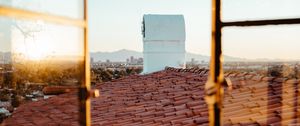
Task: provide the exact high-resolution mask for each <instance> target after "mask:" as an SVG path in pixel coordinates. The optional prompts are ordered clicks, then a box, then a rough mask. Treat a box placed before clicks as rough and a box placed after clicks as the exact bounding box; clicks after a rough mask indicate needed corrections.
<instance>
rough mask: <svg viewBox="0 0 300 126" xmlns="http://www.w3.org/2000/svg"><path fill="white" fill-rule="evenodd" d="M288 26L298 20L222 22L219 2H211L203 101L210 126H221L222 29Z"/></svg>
mask: <svg viewBox="0 0 300 126" xmlns="http://www.w3.org/2000/svg"><path fill="white" fill-rule="evenodd" d="M289 24H300V18H291V19H273V20H252V21H234V22H222V21H221V0H212V31H211V32H212V36H211V37H212V38H211V39H212V40H211V59H210V74H209V78H208V81H207V83H206V84H205V94H206V96H205V100H206V102H207V104H208V111H209V125H210V126H220V125H222V101H223V94H224V90H223V87H222V85H223V84H224V83H225V80H224V75H223V68H222V63H223V56H222V41H221V40H222V28H223V27H231V26H237V27H247V26H264V25H289Z"/></svg>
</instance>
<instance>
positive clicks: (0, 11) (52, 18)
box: [0, 0, 99, 126]
mask: <svg viewBox="0 0 300 126" xmlns="http://www.w3.org/2000/svg"><path fill="white" fill-rule="evenodd" d="M87 4H88V0H83V6H84V8H83V11H84V16H83V19H74V18H69V17H64V16H57V15H52V14H46V13H39V12H34V11H29V10H24V9H18V8H15V7H6V6H1V5H0V16H3V17H9V18H16V19H25V20H43V21H45V22H50V23H55V24H61V25H71V26H75V27H79V28H83V31H84V47H82V48H83V49H84V78H83V82H82V83H81V84H80V86H79V93H78V97H79V102H80V103H79V123H80V125H82V126H84V125H85V126H90V125H91V107H90V106H91V102H90V97H91V96H95V95H96V96H97V95H99V92H97V91H95V92H92V91H91V86H90V59H89V48H88V13H87V9H88V5H87Z"/></svg>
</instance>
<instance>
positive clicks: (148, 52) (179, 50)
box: [142, 15, 185, 73]
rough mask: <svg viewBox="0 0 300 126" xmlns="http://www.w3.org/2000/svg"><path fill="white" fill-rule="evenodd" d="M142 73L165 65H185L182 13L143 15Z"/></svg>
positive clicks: (160, 68) (157, 69)
mask: <svg viewBox="0 0 300 126" xmlns="http://www.w3.org/2000/svg"><path fill="white" fill-rule="evenodd" d="M142 34H143V46H144V50H143V53H144V61H143V62H144V65H143V66H144V68H143V73H151V72H155V71H159V70H163V69H164V68H165V67H166V66H170V67H177V68H178V67H180V68H184V67H185V22H184V17H183V15H144V17H143V26H142Z"/></svg>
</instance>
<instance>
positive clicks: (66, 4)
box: [0, 0, 83, 19]
mask: <svg viewBox="0 0 300 126" xmlns="http://www.w3.org/2000/svg"><path fill="white" fill-rule="evenodd" d="M1 5H4V6H9V7H15V8H20V9H25V10H31V11H35V12H43V13H49V14H54V15H60V16H66V17H71V18H77V19H83V0H1V1H0V6H1Z"/></svg>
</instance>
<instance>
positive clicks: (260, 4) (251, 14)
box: [222, 0, 300, 21]
mask: <svg viewBox="0 0 300 126" xmlns="http://www.w3.org/2000/svg"><path fill="white" fill-rule="evenodd" d="M299 5H300V1H299V0H223V1H222V20H223V21H236V20H258V19H274V18H295V17H300V8H299V7H298V6H299Z"/></svg>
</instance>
